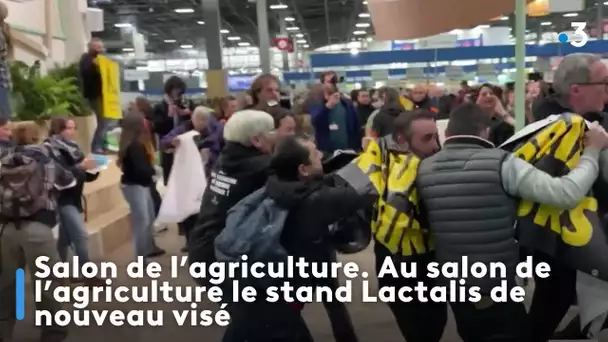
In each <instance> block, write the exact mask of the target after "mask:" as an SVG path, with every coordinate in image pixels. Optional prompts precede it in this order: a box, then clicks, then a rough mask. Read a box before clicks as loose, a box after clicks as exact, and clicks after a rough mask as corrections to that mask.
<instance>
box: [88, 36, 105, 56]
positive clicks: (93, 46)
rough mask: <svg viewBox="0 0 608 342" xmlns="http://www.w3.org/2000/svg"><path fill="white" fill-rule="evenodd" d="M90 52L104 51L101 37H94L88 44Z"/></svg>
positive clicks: (95, 53)
mask: <svg viewBox="0 0 608 342" xmlns="http://www.w3.org/2000/svg"><path fill="white" fill-rule="evenodd" d="M87 47H88V50H89V53H91V54H93V55H98V54H100V53H102V52H103V50H104V48H103V41H102V40H101V39H99V38H93V39H91V41H90V42H89V44H88V45H87Z"/></svg>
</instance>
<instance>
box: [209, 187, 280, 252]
mask: <svg viewBox="0 0 608 342" xmlns="http://www.w3.org/2000/svg"><path fill="white" fill-rule="evenodd" d="M287 214H288V210H287V209H283V208H280V207H279V206H278V205H277V204H276V203H275V201H274V200H272V199H271V198H269V197H268V196H267V194H266V188H265V187H264V188H261V189H259V190H257V191H255V192H254V193H252V194H250V195H249V196H247V197H245V198H244V199H242V200H241V201H240V202H238V203H237V204H236V205H235V206H234V207H232V208H231V209H230V210H228V217H227V219H226V226H225V228H224V230H222V232H221V233H220V235H218V237H217V238H216V239H215V256H216V258H217V260H218V261H228V262H240V261H242V259H241V257H242V256H243V255H247V256H248V260H247V261H248V262H256V261H262V262H274V261H283V260H286V258H287V251H286V250H285V248H283V246H282V245H281V233H282V232H283V227H284V226H285V220H286V219H287Z"/></svg>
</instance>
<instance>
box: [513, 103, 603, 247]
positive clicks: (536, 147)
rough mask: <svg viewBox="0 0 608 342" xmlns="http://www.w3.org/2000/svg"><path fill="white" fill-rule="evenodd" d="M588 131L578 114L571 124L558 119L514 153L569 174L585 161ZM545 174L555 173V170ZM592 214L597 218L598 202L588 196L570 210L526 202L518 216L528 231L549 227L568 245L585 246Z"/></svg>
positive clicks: (589, 235) (590, 232) (523, 203)
mask: <svg viewBox="0 0 608 342" xmlns="http://www.w3.org/2000/svg"><path fill="white" fill-rule="evenodd" d="M585 130H586V124H585V121H584V120H583V118H582V117H580V116H578V115H576V116H572V117H571V118H570V122H568V121H567V120H558V121H556V122H555V123H553V124H551V125H550V126H549V127H547V128H545V129H543V130H541V131H540V132H538V133H537V134H536V135H535V136H533V137H532V138H531V139H529V140H528V141H527V142H526V143H525V144H523V145H521V146H520V147H519V148H517V149H516V150H515V151H514V153H515V154H516V155H517V156H518V157H519V158H521V159H523V160H525V161H527V162H529V163H531V164H533V165H540V164H542V163H543V162H545V163H550V164H553V168H556V167H557V168H563V169H564V171H563V172H562V173H564V174H565V173H566V172H567V171H569V170H570V169H572V168H573V167H575V166H576V165H577V164H578V162H579V160H580V158H581V155H582V153H583V138H584V133H585ZM544 171H547V172H549V173H552V174H554V171H553V170H546V169H545V170H544ZM590 212H593V213H595V215H596V216H597V201H596V200H595V198H593V197H585V199H583V200H582V201H581V202H580V203H579V205H578V206H577V207H576V208H575V209H573V210H570V211H564V210H559V209H556V208H552V207H550V206H547V205H541V204H536V203H532V202H530V201H527V200H522V201H521V203H520V205H519V210H518V216H519V217H520V223H521V224H522V225H523V226H522V228H524V229H532V228H528V227H529V226H532V227H534V226H536V227H537V228H545V229H548V230H550V231H552V232H553V233H555V234H558V235H560V236H561V240H562V241H563V242H564V243H565V244H567V245H569V246H572V247H582V246H585V245H586V244H588V243H589V241H591V238H592V235H593V234H592V231H593V227H592V224H591V222H590V221H589V219H588V218H587V215H586V213H590ZM523 233H524V234H525V232H523Z"/></svg>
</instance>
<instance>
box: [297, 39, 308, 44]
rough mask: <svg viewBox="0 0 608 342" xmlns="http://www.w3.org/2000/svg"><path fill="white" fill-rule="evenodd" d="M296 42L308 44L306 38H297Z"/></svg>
mask: <svg viewBox="0 0 608 342" xmlns="http://www.w3.org/2000/svg"><path fill="white" fill-rule="evenodd" d="M296 43H298V44H306V39H298V40H296Z"/></svg>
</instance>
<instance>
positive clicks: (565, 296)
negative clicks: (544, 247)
mask: <svg viewBox="0 0 608 342" xmlns="http://www.w3.org/2000/svg"><path fill="white" fill-rule="evenodd" d="M553 90H554V91H555V94H554V95H552V96H549V97H546V98H543V99H542V100H540V102H538V103H537V104H535V105H534V106H533V108H532V112H533V113H532V114H533V116H534V119H535V120H537V121H538V120H543V119H545V118H547V117H548V116H550V115H553V114H563V113H576V114H579V115H581V116H583V117H584V118H585V119H587V120H588V121H598V122H599V123H600V124H601V125H602V126H603V127H604V128H608V114H606V113H603V109H604V105H605V103H606V100H608V68H607V67H606V65H605V64H604V63H603V62H602V61H601V59H600V57H599V56H597V55H594V54H589V53H573V54H570V55H568V56H566V57H564V59H563V60H562V61H561V63H560V64H559V66H558V67H557V69H556V70H555V73H554V75H553ZM606 153H607V152H606V150H603V151H602V156H601V157H600V175H602V174H604V173H605V172H606V170H607V167H608V165H607V164H606V163H607V162H608V159H607V158H605V157H607V155H606ZM593 193H594V194H595V197H596V199H597V201H598V214H599V216H600V217H605V215H606V214H608V197H607V196H606V195H604V194H606V193H608V183H607V179H602V177H599V178H598V180H597V181H596V183H595V185H594V187H593ZM604 224H605V223H604ZM534 260H535V261H536V262H541V261H544V262H547V263H549V265H550V266H551V276H550V277H548V278H535V282H534V283H535V291H534V296H533V299H532V305H531V307H530V311H529V317H530V327H531V330H532V331H531V338H530V341H532V342H535V341H539V342H540V341H547V340H548V339H550V338H551V336H552V334H553V333H554V332H555V330H556V329H557V327H558V325H559V324H560V322H561V321H562V319H563V318H564V316H565V315H566V313H567V312H568V309H569V308H570V306H571V305H572V304H574V302H575V300H576V279H577V276H576V275H577V272H576V270H574V269H572V268H570V267H568V266H566V265H564V264H562V263H560V262H559V261H557V260H556V259H554V258H552V257H550V256H548V255H546V254H544V253H541V252H539V251H535V252H534ZM573 322H574V324H570V325H569V327H568V329H567V331H564V332H563V333H561V334H560V335H561V336H559V337H563V338H577V339H578V338H579V337H582V336H580V334H581V332H580V324H579V323H578V320H575V321H573Z"/></svg>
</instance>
